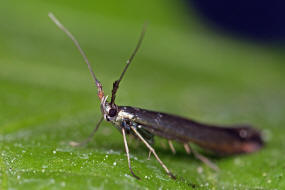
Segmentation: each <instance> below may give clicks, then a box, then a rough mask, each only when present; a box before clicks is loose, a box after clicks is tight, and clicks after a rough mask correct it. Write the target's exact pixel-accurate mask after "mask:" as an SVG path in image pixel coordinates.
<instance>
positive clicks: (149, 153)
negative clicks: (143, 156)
mask: <svg viewBox="0 0 285 190" xmlns="http://www.w3.org/2000/svg"><path fill="white" fill-rule="evenodd" d="M150 156H151V151H149V152H148V157H147V159H148V160H150Z"/></svg>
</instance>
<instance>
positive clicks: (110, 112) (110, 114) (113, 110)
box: [108, 108, 117, 117]
mask: <svg viewBox="0 0 285 190" xmlns="http://www.w3.org/2000/svg"><path fill="white" fill-rule="evenodd" d="M108 115H109V116H110V117H114V116H116V115H117V110H116V109H113V108H112V109H110V110H109V114H108Z"/></svg>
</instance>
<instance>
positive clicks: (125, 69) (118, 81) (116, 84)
mask: <svg viewBox="0 0 285 190" xmlns="http://www.w3.org/2000/svg"><path fill="white" fill-rule="evenodd" d="M146 26H147V24H146V23H145V24H144V26H143V29H142V32H141V35H140V38H139V41H138V43H137V45H136V48H135V50H134V51H133V53H132V54H131V57H130V58H129V59H128V60H127V64H126V66H125V68H124V70H123V72H122V74H121V76H120V78H119V79H118V80H116V81H115V82H114V83H113V89H112V98H111V105H114V103H115V99H116V93H117V90H118V88H119V84H120V82H121V80H122V79H123V77H124V75H125V73H126V71H127V69H128V67H129V66H130V64H131V62H132V60H133V59H134V57H135V55H136V53H137V52H138V50H139V48H140V46H141V43H142V40H143V38H144V34H145V31H146Z"/></svg>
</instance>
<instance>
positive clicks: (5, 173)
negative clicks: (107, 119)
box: [0, 0, 285, 189]
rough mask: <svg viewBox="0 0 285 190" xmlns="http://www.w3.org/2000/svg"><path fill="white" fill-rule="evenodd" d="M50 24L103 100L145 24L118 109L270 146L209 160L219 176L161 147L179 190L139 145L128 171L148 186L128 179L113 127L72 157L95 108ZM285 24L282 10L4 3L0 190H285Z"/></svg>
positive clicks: (169, 2) (237, 4)
mask: <svg viewBox="0 0 285 190" xmlns="http://www.w3.org/2000/svg"><path fill="white" fill-rule="evenodd" d="M49 12H53V13H54V14H55V16H57V18H58V19H59V20H60V21H61V22H62V23H63V24H64V25H65V26H66V27H67V28H68V29H69V30H70V31H71V32H72V33H73V34H74V35H75V36H76V38H77V39H78V40H79V42H80V44H81V46H82V48H83V49H84V51H85V52H86V54H87V57H88V58H89V61H90V62H91V63H92V66H93V68H94V71H95V74H96V75H97V77H98V78H99V80H100V81H101V82H102V83H103V85H104V90H105V93H106V94H110V91H111V87H112V82H113V81H114V80H116V79H117V78H118V77H119V75H120V73H121V71H122V69H123V67H124V64H125V61H126V60H127V59H128V58H129V56H130V53H131V52H132V50H133V49H134V47H135V45H136V43H137V40H138V37H139V34H140V32H141V29H142V26H143V23H145V22H146V21H147V22H148V23H149V24H148V28H147V33H146V36H145V39H144V41H143V44H142V47H141V49H140V51H139V53H138V54H137V56H136V57H135V60H134V62H133V64H132V65H131V66H130V68H129V70H128V72H127V73H126V76H125V78H124V80H123V82H122V83H121V86H120V89H119V90H118V94H117V104H118V105H131V106H136V107H141V108H145V109H150V110H156V111H161V112H168V113H172V114H176V115H181V116H184V117H187V118H192V119H195V120H199V121H203V122H207V123H215V124H221V125H231V124H243V123H249V124H252V125H253V126H255V127H256V128H258V129H260V130H262V131H263V134H264V137H265V139H266V141H267V146H266V147H265V148H264V149H263V150H262V151H260V152H258V153H256V154H252V155H246V156H240V157H228V158H217V157H214V156H212V157H211V159H212V160H213V161H214V162H216V163H217V165H218V166H219V167H220V169H221V171H220V172H219V173H216V172H214V171H211V170H210V169H209V168H207V167H206V166H204V165H203V164H202V163H200V162H199V161H197V160H195V159H194V158H193V157H191V156H187V155H186V154H185V153H184V151H183V147H181V145H179V144H175V147H176V148H177V151H178V153H177V155H172V154H171V151H170V150H169V148H167V147H166V145H167V144H166V142H165V141H163V140H161V139H158V140H157V143H156V145H155V148H156V149H157V151H158V152H159V154H160V155H161V158H162V160H164V161H165V163H166V165H167V166H168V167H169V168H171V170H173V173H175V174H177V175H178V176H182V177H183V178H179V180H176V181H172V180H170V179H169V178H168V176H167V175H166V174H165V173H164V171H163V170H162V169H161V168H160V166H159V165H158V164H157V163H156V161H155V160H154V159H152V160H151V161H147V160H146V156H147V151H146V149H145V148H144V147H143V146H141V145H139V144H138V143H136V142H132V143H130V149H131V150H130V151H131V153H132V158H133V159H132V162H133V167H134V170H135V171H138V172H137V173H138V174H139V175H140V176H141V177H143V178H144V180H141V181H137V180H134V179H133V178H131V177H130V176H129V171H128V168H127V162H126V159H125V155H124V147H123V144H122V143H123V142H122V137H121V135H120V133H118V131H117V130H116V129H115V128H114V127H112V126H111V125H110V124H107V123H104V124H102V126H101V128H100V129H99V131H98V133H97V134H96V135H95V137H94V141H92V142H91V143H90V144H89V145H88V146H86V147H82V148H78V149H76V148H71V147H69V145H68V142H69V141H70V140H80V139H84V138H86V137H87V136H88V135H89V133H90V132H91V131H92V129H93V126H94V125H95V123H96V122H97V121H98V119H99V117H100V116H99V115H100V109H99V101H98V100H97V97H96V89H95V87H94V85H93V82H92V79H91V76H90V74H89V72H88V69H87V67H86V65H85V64H84V62H83V59H82V57H81V56H80V54H79V52H78V51H77V49H76V48H75V47H74V45H73V43H72V42H71V40H70V39H69V38H68V37H67V36H66V35H65V34H64V33H63V32H62V31H60V30H59V29H58V28H57V27H56V26H55V25H54V23H52V22H51V20H50V19H49V18H48V16H47V15H48V13H49ZM284 18H285V11H284V3H281V2H269V1H250V2H247V1H223V0H219V1H215V2H213V1H197V0H192V1H190V0H189V1H186V0H185V1H174V0H166V1H162V0H156V1H150V0H147V1H130V0H122V1H91V0H84V1H66V0H57V1H54V0H49V1H45V0H37V1H36V0H28V1H20V0H11V1H2V2H1V5H0V89H1V91H0V92H1V93H0V148H1V149H0V151H1V154H0V168H1V170H0V172H1V173H0V189H31V188H32V189H40V188H43V189H44V188H48V189H51V188H53V189H64V188H66V189H78V188H84V189H134V188H136V189H145V188H148V189H174V188H175V189H186V188H188V189H191V188H192V189H197V187H199V188H202V189H203V188H205V189H221V188H225V189H233V188H235V189H246V188H247V189H258V188H259V189H274V188H277V189H282V187H285V183H284V181H285V180H284V179H283V178H284V177H283V176H284V169H285V165H284V163H285V162H284V161H285V160H284V156H283V155H284V153H285V149H284V145H285V143H284V140H283V138H284V132H285V128H284V124H285V118H284V115H285V109H284V107H285V102H284V97H285V88H284V82H285V80H284V79H285V76H284V73H285V72H284V71H285V65H284V63H285V54H284V39H285V24H284V20H285V19H284ZM137 146H138V148H137ZM196 148H198V147H196ZM134 150H136V151H134ZM198 150H200V149H198ZM110 171H112V172H110Z"/></svg>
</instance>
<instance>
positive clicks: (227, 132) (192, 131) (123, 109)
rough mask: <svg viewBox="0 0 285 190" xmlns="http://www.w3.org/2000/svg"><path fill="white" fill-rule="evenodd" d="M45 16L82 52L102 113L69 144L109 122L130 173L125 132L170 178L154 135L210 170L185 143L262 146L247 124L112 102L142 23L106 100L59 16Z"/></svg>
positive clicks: (217, 147) (224, 150)
mask: <svg viewBox="0 0 285 190" xmlns="http://www.w3.org/2000/svg"><path fill="white" fill-rule="evenodd" d="M49 17H50V18H51V20H52V21H53V22H54V23H55V24H56V25H57V26H58V27H59V28H60V29H61V30H63V31H64V32H65V33H66V34H67V36H68V37H69V38H71V40H72V41H73V42H74V44H75V45H76V47H77V49H78V50H79V52H80V54H81V55H82V57H83V59H84V61H85V62H86V64H87V66H88V69H89V71H90V73H91V75H92V78H93V79H94V82H95V85H96V87H97V90H98V98H99V100H100V105H101V106H100V108H101V112H102V117H101V118H100V120H99V122H98V123H97V125H96V127H95V128H94V130H93V132H92V133H91V134H90V136H89V138H87V139H86V140H85V141H82V142H81V143H77V142H71V143H70V144H71V145H72V146H80V145H84V144H86V143H87V142H89V141H90V140H91V139H92V137H93V136H94V134H95V132H96V131H97V129H98V128H99V126H100V124H101V123H102V121H103V120H105V121H107V122H109V123H112V124H113V125H114V126H115V127H116V128H117V129H119V130H120V131H121V133H122V136H123V140H124V146H125V150H126V155H127V160H128V166H129V169H130V172H131V174H132V176H133V177H135V178H137V179H140V178H139V177H138V176H137V175H136V174H135V173H134V172H133V170H132V167H131V160H130V154H129V148H128V143H127V138H126V134H130V135H133V136H135V137H136V138H138V139H139V140H141V141H142V142H143V143H144V144H145V145H146V147H147V148H148V149H149V151H150V152H149V153H150V154H149V156H150V155H151V154H153V155H154V157H155V158H156V159H157V161H158V162H159V163H160V165H161V166H162V167H163V169H164V170H165V171H166V173H167V174H168V175H169V176H170V177H171V178H173V179H176V177H175V176H174V175H173V174H172V173H171V172H170V170H169V169H168V168H167V167H166V165H165V164H164V163H163V162H162V161H161V159H160V158H159V156H158V155H157V153H156V151H155V150H154V149H153V147H152V142H153V138H154V136H160V137H162V138H165V139H167V140H168V143H169V146H170V148H171V150H172V152H173V153H175V148H174V146H173V144H172V141H176V142H178V143H181V144H183V145H184V148H185V150H186V152H187V153H188V154H190V153H191V152H192V153H193V154H194V156H195V157H196V158H197V159H199V160H201V161H202V162H204V163H205V164H207V165H208V166H209V167H211V168H212V169H214V170H218V167H217V166H216V165H215V164H214V163H212V162H211V161H210V160H209V159H207V158H206V157H204V156H203V155H201V154H199V153H198V152H196V151H195V150H193V149H191V147H190V145H189V143H195V144H197V145H198V146H200V147H202V148H204V149H207V150H210V151H213V152H216V153H218V154H223V155H234V154H241V153H251V152H255V151H257V150H259V149H260V148H262V147H263V145H264V142H263V140H262V137H261V134H260V132H259V131H258V130H256V129H254V128H252V127H249V126H235V127H223V126H217V125H210V124H204V123H200V122H197V121H194V120H191V119H186V118H183V117H179V116H176V115H171V114H167V113H161V112H156V111H150V110H146V109H141V108H136V107H131V106H119V105H117V104H116V103H115V99H116V93H117V90H118V88H119V84H120V82H121V81H122V79H123V77H124V75H125V73H126V71H127V69H128V67H129V66H130V64H131V62H132V61H133V59H134V57H135V55H136V53H137V52H138V50H139V48H140V46H141V43H142V40H143V38H144V35H145V29H146V27H144V28H143V30H142V32H141V35H140V38H139V41H138V43H137V45H136V48H135V50H134V51H133V52H132V54H131V57H130V58H129V60H127V62H126V66H125V67H124V70H123V72H122V73H121V75H120V78H119V79H118V80H116V81H115V82H114V83H113V89H112V96H111V100H110V101H108V96H105V94H104V92H103V88H102V84H101V83H100V81H99V80H98V79H97V78H96V76H95V74H94V72H93V69H92V67H91V64H90V63H89V61H88V59H87V57H86V55H85V53H84V51H83V50H82V49H81V47H80V45H79V43H78V41H77V40H76V38H75V37H74V36H73V35H72V34H71V33H70V32H69V31H68V30H67V29H66V28H65V27H64V26H63V25H62V24H61V23H60V22H59V20H58V19H57V18H56V17H55V16H54V15H53V14H52V13H49Z"/></svg>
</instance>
